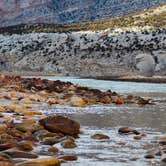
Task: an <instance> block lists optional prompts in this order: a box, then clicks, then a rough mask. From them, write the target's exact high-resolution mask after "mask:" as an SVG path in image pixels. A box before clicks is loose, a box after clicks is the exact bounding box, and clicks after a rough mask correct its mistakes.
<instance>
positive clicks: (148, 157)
mask: <svg viewBox="0 0 166 166" xmlns="http://www.w3.org/2000/svg"><path fill="white" fill-rule="evenodd" d="M144 157H145V158H146V159H153V158H155V156H154V155H153V154H147V155H145V156H144Z"/></svg>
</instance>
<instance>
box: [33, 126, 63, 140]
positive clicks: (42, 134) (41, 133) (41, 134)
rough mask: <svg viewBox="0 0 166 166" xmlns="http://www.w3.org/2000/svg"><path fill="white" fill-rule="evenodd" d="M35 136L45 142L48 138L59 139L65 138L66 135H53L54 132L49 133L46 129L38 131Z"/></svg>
mask: <svg viewBox="0 0 166 166" xmlns="http://www.w3.org/2000/svg"><path fill="white" fill-rule="evenodd" d="M34 135H35V136H37V137H39V139H40V140H43V139H44V138H46V137H47V138H48V137H59V138H61V137H64V134H62V133H52V132H49V131H47V130H45V129H43V130H39V131H36V132H35V133H34Z"/></svg>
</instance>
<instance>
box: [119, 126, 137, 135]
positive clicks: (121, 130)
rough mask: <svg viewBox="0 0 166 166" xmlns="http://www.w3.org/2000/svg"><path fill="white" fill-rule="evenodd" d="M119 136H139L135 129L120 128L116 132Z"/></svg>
mask: <svg viewBox="0 0 166 166" xmlns="http://www.w3.org/2000/svg"><path fill="white" fill-rule="evenodd" d="M118 133H119V134H136V135H139V134H140V132H138V131H137V130H136V129H134V128H130V127H121V128H119V130H118Z"/></svg>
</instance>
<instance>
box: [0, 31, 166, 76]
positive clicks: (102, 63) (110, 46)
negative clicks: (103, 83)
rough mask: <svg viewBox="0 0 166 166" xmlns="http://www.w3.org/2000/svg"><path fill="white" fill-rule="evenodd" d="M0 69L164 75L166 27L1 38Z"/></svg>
mask: <svg viewBox="0 0 166 166" xmlns="http://www.w3.org/2000/svg"><path fill="white" fill-rule="evenodd" d="M0 69H1V70H9V71H10V70H18V71H20V70H21V71H46V72H54V73H62V74H67V75H74V76H76V75H78V76H113V75H123V74H138V73H139V74H143V75H147V76H151V75H154V74H159V75H165V74H166V29H162V28H161V29H157V30H156V29H155V30H150V29H148V28H142V29H140V28H139V29H137V28H130V29H125V30H124V29H123V30H122V29H116V30H112V31H111V30H105V31H99V32H90V31H89V32H88V31H86V32H70V33H30V34H24V35H18V34H17V35H16V34H13V35H0Z"/></svg>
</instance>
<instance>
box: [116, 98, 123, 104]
mask: <svg viewBox="0 0 166 166" xmlns="http://www.w3.org/2000/svg"><path fill="white" fill-rule="evenodd" d="M115 104H117V105H121V104H124V100H123V99H121V98H117V99H116V100H115Z"/></svg>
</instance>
